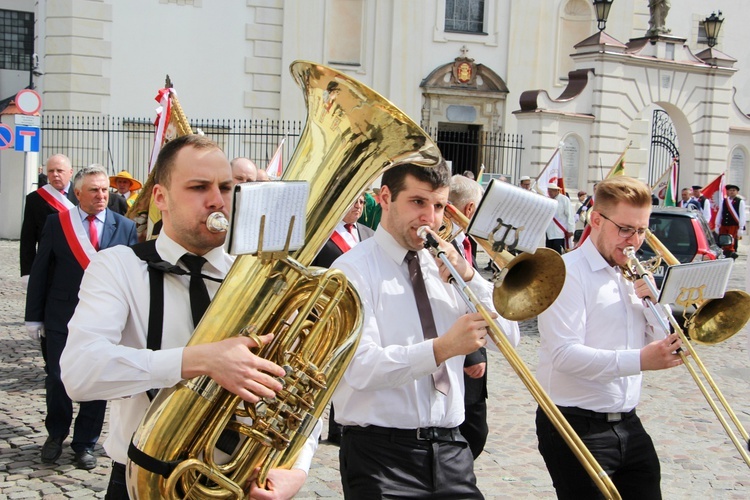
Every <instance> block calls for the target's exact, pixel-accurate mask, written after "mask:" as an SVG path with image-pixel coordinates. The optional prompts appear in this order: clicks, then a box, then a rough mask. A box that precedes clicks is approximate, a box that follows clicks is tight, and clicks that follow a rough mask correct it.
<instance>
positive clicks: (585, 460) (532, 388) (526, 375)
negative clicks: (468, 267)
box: [417, 226, 621, 499]
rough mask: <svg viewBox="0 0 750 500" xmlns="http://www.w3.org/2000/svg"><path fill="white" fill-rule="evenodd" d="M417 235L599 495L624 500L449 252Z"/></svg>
mask: <svg viewBox="0 0 750 500" xmlns="http://www.w3.org/2000/svg"><path fill="white" fill-rule="evenodd" d="M417 234H418V235H419V236H420V237H422V238H423V239H424V240H425V242H426V243H425V244H426V246H428V247H430V248H432V249H433V251H435V252H436V254H437V257H438V258H439V259H440V260H441V261H442V262H443V264H445V267H446V268H447V269H448V271H450V274H451V281H452V283H453V286H454V287H456V290H457V291H458V293H459V295H460V296H461V298H462V299H463V300H464V302H466V305H467V306H468V307H469V309H470V310H471V311H472V312H478V313H480V314H481V315H482V318H483V319H484V320H485V321H486V322H487V325H488V326H487V335H489V337H490V338H491V339H492V341H493V342H494V343H495V345H496V346H497V348H498V350H499V351H500V352H501V353H502V355H503V356H505V359H506V360H507V361H508V364H510V366H511V368H513V371H515V372H516V375H518V377H519V378H520V379H521V381H522V382H523V384H524V385H525V386H526V389H528V391H529V392H530V393H531V395H532V397H533V398H534V399H535V400H536V402H537V403H538V404H539V407H540V408H541V409H542V411H544V413H545V414H546V415H547V417H548V418H549V420H550V422H552V425H554V426H555V429H557V432H559V433H560V436H562V438H563V439H564V440H565V443H566V444H567V445H568V447H569V448H570V450H571V451H572V452H573V454H574V455H575V456H576V458H577V459H578V461H579V462H580V463H581V465H582V466H583V468H584V469H585V470H586V472H587V473H588V475H589V477H591V480H592V481H593V482H594V484H596V487H597V488H599V491H601V492H602V495H604V497H605V498H612V499H620V498H621V497H620V493H619V492H618V491H617V488H616V487H615V485H614V483H613V482H612V480H611V479H610V477H609V476H608V475H607V473H606V472H605V471H604V469H602V466H601V465H599V463H598V462H597V461H596V459H595V458H594V456H593V455H592V454H591V452H590V451H589V449H588V448H586V445H585V444H584V443H583V441H581V438H580V437H579V436H578V434H576V432H575V430H573V428H572V427H571V426H570V424H569V423H568V421H567V420H566V419H565V417H564V416H563V414H562V413H561V412H560V410H559V408H557V406H556V405H555V403H553V402H552V400H551V399H550V397H549V396H548V395H547V393H546V392H544V389H542V386H541V385H540V384H539V381H538V380H537V379H536V378H535V377H534V375H533V374H532V373H531V371H530V370H529V368H528V367H527V366H526V365H525V364H524V362H523V360H522V359H521V358H520V357H519V356H518V354H517V353H516V351H515V349H514V348H513V346H512V345H511V343H510V341H509V340H508V338H507V337H506V336H505V333H504V332H503V331H502V328H501V327H500V325H499V324H498V323H497V322H496V321H495V320H494V319H493V318H492V316H491V315H490V312H489V311H488V310H487V308H486V307H484V305H483V304H482V303H481V302H480V301H479V299H478V298H477V296H476V295H475V294H474V292H473V291H472V290H471V288H469V285H467V284H466V282H465V281H464V280H463V278H461V275H460V274H459V273H458V271H456V268H455V267H453V264H451V262H450V260H448V256H447V255H445V251H443V250H440V249H439V244H438V241H437V240H436V239H435V237H434V236H432V234H430V232H429V231H427V230H426V227H424V226H423V227H420V228H419V229H418V230H417Z"/></svg>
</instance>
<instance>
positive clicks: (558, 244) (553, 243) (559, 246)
mask: <svg viewBox="0 0 750 500" xmlns="http://www.w3.org/2000/svg"><path fill="white" fill-rule="evenodd" d="M546 247H547V248H551V249H552V250H554V251H555V252H557V253H559V254H564V253H565V238H559V239H558V238H555V239H554V240H550V239H548V240H547V244H546Z"/></svg>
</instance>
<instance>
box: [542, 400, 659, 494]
mask: <svg viewBox="0 0 750 500" xmlns="http://www.w3.org/2000/svg"><path fill="white" fill-rule="evenodd" d="M564 416H565V418H566V419H567V420H568V422H569V423H570V425H571V427H573V430H575V431H576V433H577V434H578V436H580V438H581V440H582V441H583V442H584V444H585V445H586V447H587V448H588V449H589V451H590V452H591V454H592V455H593V456H594V458H595V459H596V461H597V462H599V465H601V466H602V469H604V471H605V472H606V473H607V475H609V476H610V478H611V479H612V482H613V483H614V485H615V486H616V487H617V490H618V491H619V492H620V495H621V496H622V498H623V499H637V500H651V499H660V498H661V488H660V485H659V483H660V482H661V470H660V466H659V458H658V457H657V456H656V450H655V449H654V444H653V442H652V441H651V438H650V437H649V435H648V434H647V433H646V430H645V429H644V428H643V425H642V424H641V420H640V419H639V418H638V416H637V415H636V414H635V412H634V413H633V414H632V415H630V416H626V417H625V418H623V420H620V421H619V422H607V421H606V420H605V419H598V418H590V417H583V416H578V415H564ZM536 435H537V438H538V439H539V452H540V453H541V454H542V457H543V458H544V463H545V464H546V465H547V470H548V471H549V474H550V476H551V477H552V484H553V485H554V487H555V491H556V492H557V497H558V498H561V499H571V500H572V499H575V500H579V499H587V498H603V496H602V495H601V493H600V492H599V489H598V488H597V487H596V485H595V484H594V482H593V481H592V480H591V478H590V477H589V475H588V474H587V473H586V470H585V469H584V468H583V466H582V465H581V464H580V462H579V461H578V459H576V457H575V455H574V454H573V452H572V451H570V448H569V447H568V445H567V444H566V443H565V441H564V440H563V438H562V437H561V436H560V434H559V433H558V432H557V429H555V427H554V426H553V425H552V422H550V420H549V418H547V415H546V414H545V413H544V412H543V411H542V410H540V409H537V412H536Z"/></svg>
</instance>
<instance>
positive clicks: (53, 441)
mask: <svg viewBox="0 0 750 500" xmlns="http://www.w3.org/2000/svg"><path fill="white" fill-rule="evenodd" d="M64 440H65V438H63V437H60V438H53V437H48V438H47V440H46V441H45V442H44V445H43V446H42V462H44V463H45V464H53V463H55V460H57V459H58V458H60V455H61V454H62V444H63V441H64Z"/></svg>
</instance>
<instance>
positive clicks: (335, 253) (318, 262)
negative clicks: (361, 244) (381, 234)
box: [312, 222, 375, 267]
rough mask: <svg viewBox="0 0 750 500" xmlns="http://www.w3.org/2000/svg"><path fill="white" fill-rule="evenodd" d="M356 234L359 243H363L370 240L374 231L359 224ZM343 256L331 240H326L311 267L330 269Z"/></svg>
mask: <svg viewBox="0 0 750 500" xmlns="http://www.w3.org/2000/svg"><path fill="white" fill-rule="evenodd" d="M357 232H358V233H359V241H364V240H366V239H367V238H371V237H372V236H373V235H374V234H375V231H373V230H372V229H370V228H369V227H367V226H365V225H364V224H362V223H361V222H358V223H357ZM342 255H344V252H342V251H341V249H340V248H339V247H338V246H337V245H336V243H334V242H333V240H332V239H330V238H328V241H326V244H325V245H323V248H321V249H320V252H318V255H317V256H316V257H315V260H313V263H312V265H313V266H318V267H331V264H333V261H334V260H336V259H338V258H339V257H341V256H342Z"/></svg>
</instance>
